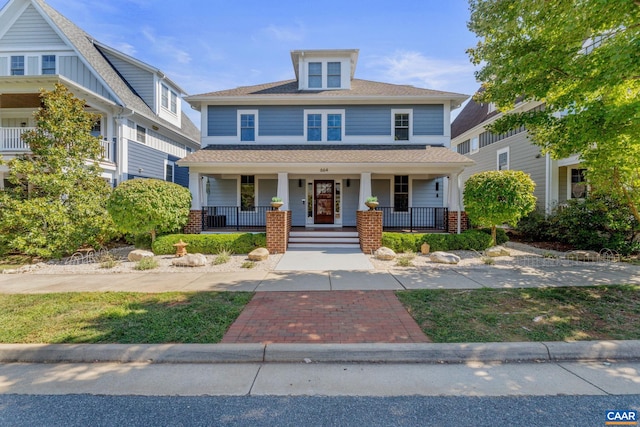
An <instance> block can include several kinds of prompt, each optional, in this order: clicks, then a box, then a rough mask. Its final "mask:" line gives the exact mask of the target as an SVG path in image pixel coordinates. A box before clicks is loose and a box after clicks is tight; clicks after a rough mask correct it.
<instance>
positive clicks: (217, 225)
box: [202, 206, 273, 230]
mask: <svg viewBox="0 0 640 427" xmlns="http://www.w3.org/2000/svg"><path fill="white" fill-rule="evenodd" d="M272 209H273V208H272V207H271V206H254V207H253V208H252V209H251V210H242V209H241V207H240V206H203V208H202V229H203V230H216V229H225V228H226V229H235V230H242V229H258V230H260V229H266V227H267V211H270V210H272Z"/></svg>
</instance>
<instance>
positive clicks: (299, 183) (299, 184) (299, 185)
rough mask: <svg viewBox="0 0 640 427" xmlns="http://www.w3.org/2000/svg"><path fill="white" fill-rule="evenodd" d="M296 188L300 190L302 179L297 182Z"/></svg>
mask: <svg viewBox="0 0 640 427" xmlns="http://www.w3.org/2000/svg"><path fill="white" fill-rule="evenodd" d="M298 188H302V179H299V180H298Z"/></svg>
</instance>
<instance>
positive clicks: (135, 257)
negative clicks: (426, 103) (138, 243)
mask: <svg viewBox="0 0 640 427" xmlns="http://www.w3.org/2000/svg"><path fill="white" fill-rule="evenodd" d="M154 256H155V254H154V253H153V252H151V251H145V250H143V249H136V250H133V251H131V252H129V255H127V259H128V260H129V261H131V262H138V261H140V260H141V259H142V258H153V257H154Z"/></svg>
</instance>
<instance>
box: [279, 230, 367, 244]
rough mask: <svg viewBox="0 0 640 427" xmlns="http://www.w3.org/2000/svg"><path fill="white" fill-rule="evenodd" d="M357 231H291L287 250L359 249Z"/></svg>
mask: <svg viewBox="0 0 640 427" xmlns="http://www.w3.org/2000/svg"><path fill="white" fill-rule="evenodd" d="M359 247H360V240H359V238H358V232H357V231H323V230H313V231H292V232H291V233H289V248H359Z"/></svg>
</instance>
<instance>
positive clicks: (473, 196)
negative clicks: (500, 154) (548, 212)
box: [463, 170, 536, 245]
mask: <svg viewBox="0 0 640 427" xmlns="http://www.w3.org/2000/svg"><path fill="white" fill-rule="evenodd" d="M535 187H536V184H535V183H534V182H533V180H532V179H531V177H530V176H529V175H528V174H526V173H524V172H522V171H512V170H502V171H486V172H480V173H477V174H475V175H472V176H470V177H469V179H468V180H467V182H466V183H465V185H464V193H463V201H464V208H465V211H466V212H467V215H468V216H469V219H470V220H471V221H472V222H473V223H474V224H477V225H480V226H482V227H491V240H492V244H494V245H495V244H496V225H500V224H510V225H513V226H516V224H517V223H518V221H519V220H520V218H522V217H523V216H525V215H527V214H528V213H529V212H531V211H533V210H534V209H535V208H536V198H535V196H534V195H533V190H534V189H535Z"/></svg>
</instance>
